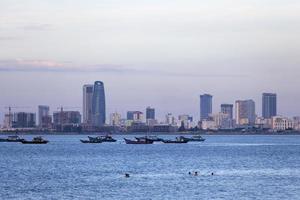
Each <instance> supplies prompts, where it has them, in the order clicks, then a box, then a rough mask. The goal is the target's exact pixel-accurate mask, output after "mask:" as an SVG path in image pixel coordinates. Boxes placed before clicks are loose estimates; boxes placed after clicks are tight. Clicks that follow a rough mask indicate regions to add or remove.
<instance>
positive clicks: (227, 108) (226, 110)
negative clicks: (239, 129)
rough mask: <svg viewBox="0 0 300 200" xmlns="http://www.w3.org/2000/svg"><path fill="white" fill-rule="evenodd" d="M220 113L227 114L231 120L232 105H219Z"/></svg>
mask: <svg viewBox="0 0 300 200" xmlns="http://www.w3.org/2000/svg"><path fill="white" fill-rule="evenodd" d="M221 113H224V114H228V116H229V118H230V119H233V104H221Z"/></svg>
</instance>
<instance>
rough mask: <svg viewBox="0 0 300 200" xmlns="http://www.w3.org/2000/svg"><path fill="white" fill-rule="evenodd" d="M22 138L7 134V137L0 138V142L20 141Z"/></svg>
mask: <svg viewBox="0 0 300 200" xmlns="http://www.w3.org/2000/svg"><path fill="white" fill-rule="evenodd" d="M22 141H24V139H23V138H20V137H19V136H17V135H12V136H8V137H7V138H0V142H22Z"/></svg>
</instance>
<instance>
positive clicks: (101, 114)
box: [92, 81, 106, 127]
mask: <svg viewBox="0 0 300 200" xmlns="http://www.w3.org/2000/svg"><path fill="white" fill-rule="evenodd" d="M105 121H106V109H105V92H104V83H103V82H101V81H96V82H95V83H94V88H93V98H92V124H93V126H95V127H100V126H103V125H104V124H105Z"/></svg>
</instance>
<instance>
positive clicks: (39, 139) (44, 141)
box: [22, 136, 49, 144]
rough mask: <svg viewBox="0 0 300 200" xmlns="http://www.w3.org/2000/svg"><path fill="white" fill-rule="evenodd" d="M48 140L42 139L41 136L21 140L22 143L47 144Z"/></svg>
mask: <svg viewBox="0 0 300 200" xmlns="http://www.w3.org/2000/svg"><path fill="white" fill-rule="evenodd" d="M48 142H49V141H48V140H45V139H43V138H42V137H41V136H39V137H35V138H33V139H32V140H31V141H30V140H23V141H22V144H47V143H48Z"/></svg>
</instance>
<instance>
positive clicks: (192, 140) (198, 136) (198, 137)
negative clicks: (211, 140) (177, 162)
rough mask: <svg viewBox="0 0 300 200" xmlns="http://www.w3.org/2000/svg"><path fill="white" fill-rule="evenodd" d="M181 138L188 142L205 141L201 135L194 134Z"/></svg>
mask: <svg viewBox="0 0 300 200" xmlns="http://www.w3.org/2000/svg"><path fill="white" fill-rule="evenodd" d="M182 137H183V136H182ZM183 138H184V139H186V140H188V141H189V142H204V141H205V139H204V138H203V137H201V135H194V136H192V137H191V138H186V137H183Z"/></svg>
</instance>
